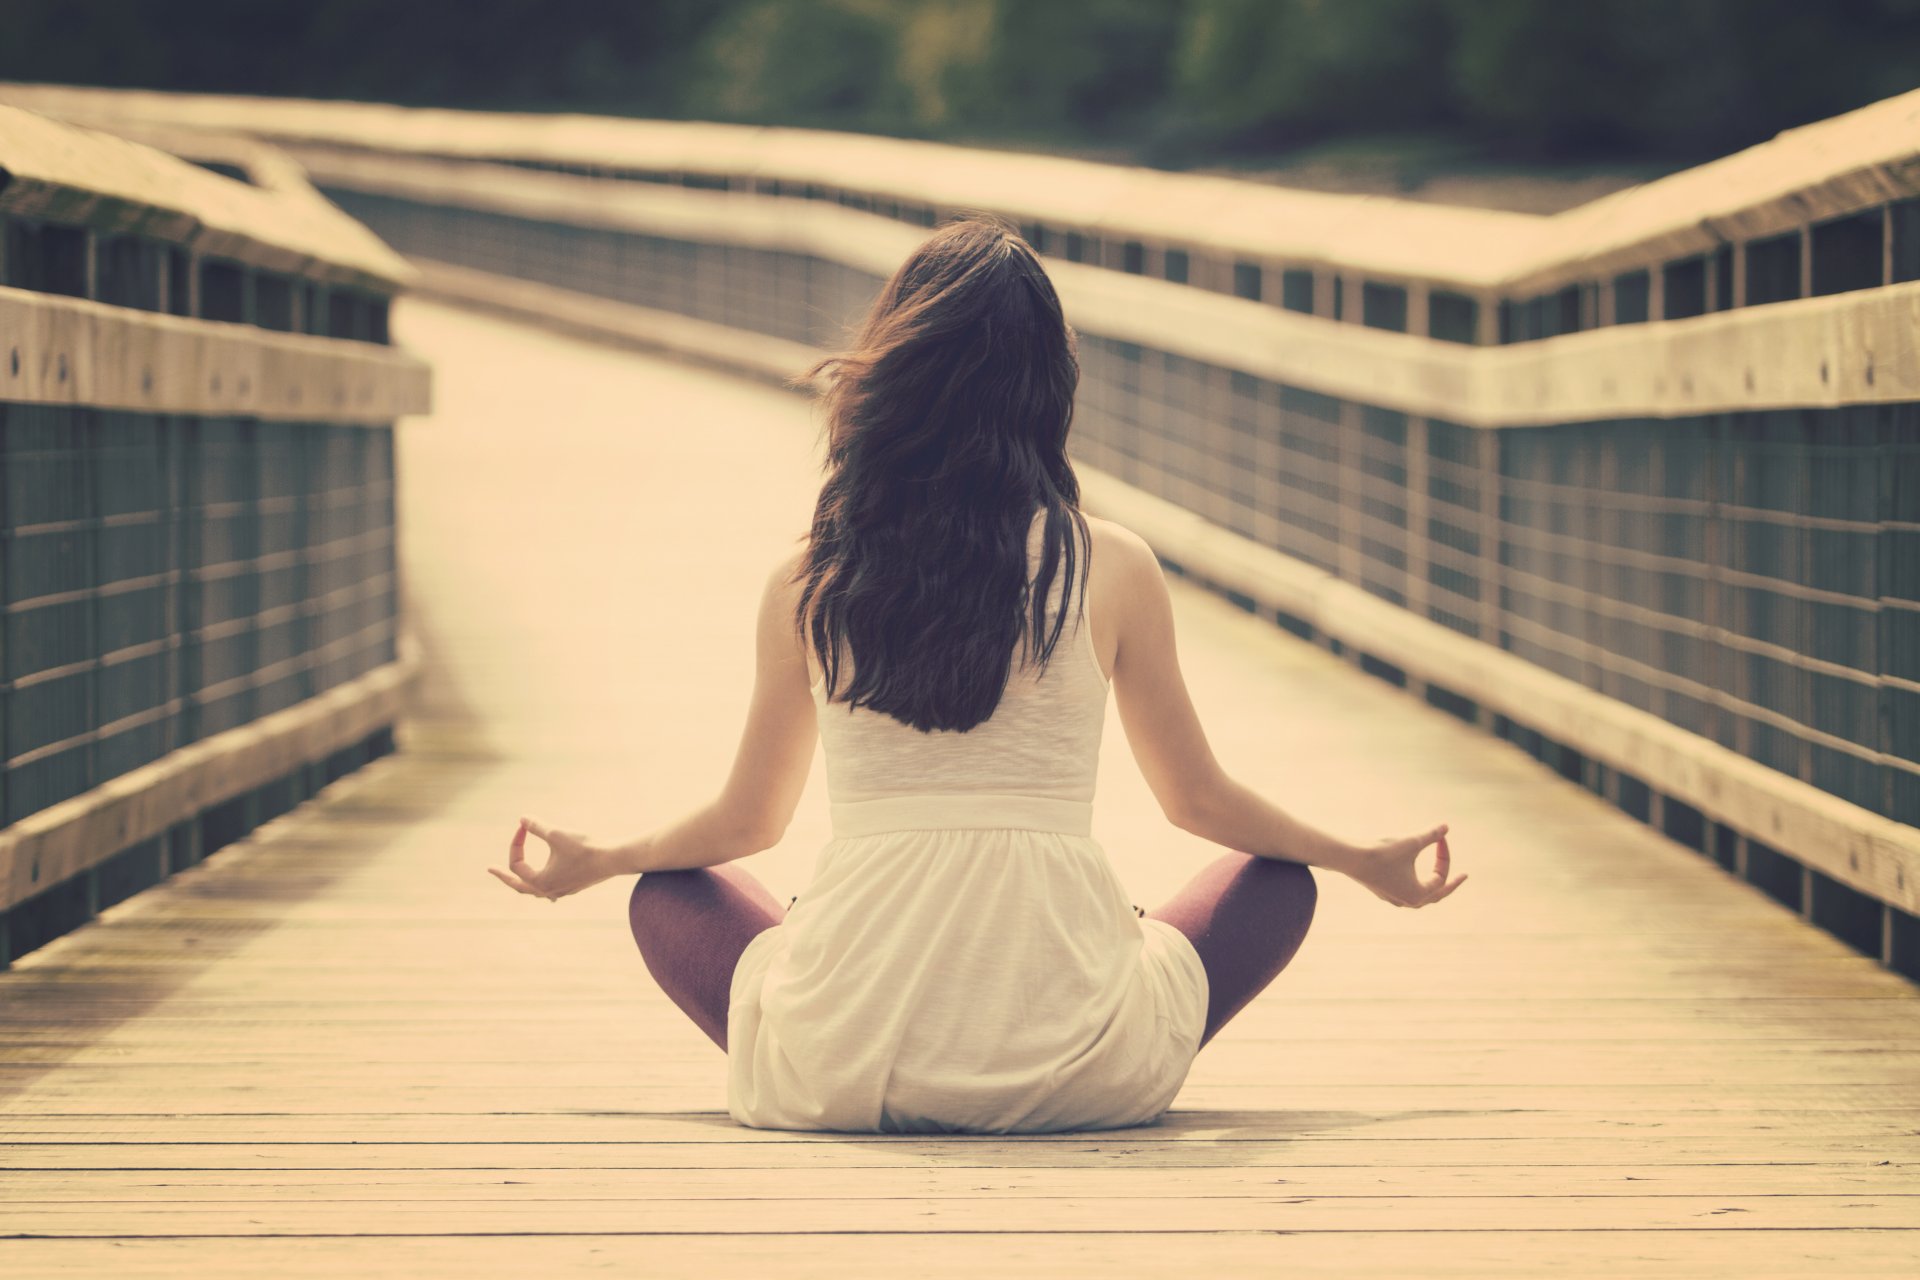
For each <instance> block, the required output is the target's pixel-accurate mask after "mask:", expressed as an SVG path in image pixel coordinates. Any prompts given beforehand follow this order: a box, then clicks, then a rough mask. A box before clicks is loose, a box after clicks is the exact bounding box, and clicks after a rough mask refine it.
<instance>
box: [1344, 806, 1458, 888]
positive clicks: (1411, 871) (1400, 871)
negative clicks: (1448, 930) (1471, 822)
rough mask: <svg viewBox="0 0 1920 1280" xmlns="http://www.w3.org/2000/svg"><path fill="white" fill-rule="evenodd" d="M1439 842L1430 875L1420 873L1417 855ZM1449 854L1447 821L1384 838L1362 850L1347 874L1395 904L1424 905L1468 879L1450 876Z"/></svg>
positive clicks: (1418, 856)
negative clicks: (1423, 829)
mask: <svg viewBox="0 0 1920 1280" xmlns="http://www.w3.org/2000/svg"><path fill="white" fill-rule="evenodd" d="M1436 842H1437V843H1438V844H1439V848H1438V849H1437V850H1436V851H1435V853H1434V857H1433V878H1432V879H1430V880H1429V879H1424V878H1422V877H1421V875H1420V868H1419V862H1420V854H1421V853H1422V852H1423V851H1424V850H1425V849H1426V848H1427V846H1428V845H1431V844H1435V843H1436ZM1451 861H1452V857H1451V854H1450V853H1449V851H1448V849H1447V824H1446V823H1444V822H1443V823H1441V824H1440V825H1439V826H1437V827H1435V828H1434V829H1433V830H1431V831H1425V832H1422V833H1421V834H1419V835H1417V836H1404V837H1402V838H1401V839H1398V840H1383V841H1381V842H1380V843H1379V844H1377V845H1375V846H1373V847H1372V848H1370V849H1362V850H1360V851H1359V856H1358V857H1357V858H1355V860H1354V865H1353V867H1352V869H1351V870H1350V871H1349V874H1350V875H1352V877H1353V878H1354V879H1355V880H1358V881H1359V882H1360V883H1361V884H1363V885H1365V886H1366V887H1367V888H1368V889H1370V890H1372V891H1373V893H1374V894H1375V895H1376V896H1377V897H1380V898H1384V899H1385V900H1386V901H1388V902H1391V903H1392V904H1393V905H1394V906H1396V907H1425V906H1431V905H1432V904H1433V903H1436V902H1438V901H1440V899H1442V898H1444V897H1446V896H1447V895H1448V894H1450V893H1452V892H1453V891H1454V890H1455V889H1458V888H1459V887H1460V886H1461V885H1463V884H1465V883H1466V882H1467V877H1466V876H1465V875H1464V874H1462V875H1458V876H1453V877H1451V878H1449V871H1450V870H1451Z"/></svg>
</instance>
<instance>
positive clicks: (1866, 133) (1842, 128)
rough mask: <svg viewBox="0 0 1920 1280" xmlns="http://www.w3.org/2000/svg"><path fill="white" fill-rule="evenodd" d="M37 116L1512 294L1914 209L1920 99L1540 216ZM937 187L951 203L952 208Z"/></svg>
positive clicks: (393, 116)
mask: <svg viewBox="0 0 1920 1280" xmlns="http://www.w3.org/2000/svg"><path fill="white" fill-rule="evenodd" d="M0 96H3V97H5V98H6V99H8V100H11V101H18V102H23V103H27V104H29V105H32V106H34V107H36V108H37V109H44V110H48V111H54V112H63V111H64V112H71V113H77V114H83V115H98V114H101V113H106V114H119V115H125V116H128V117H131V118H135V119H143V120H158V121H166V122H170V123H174V124H179V125H183V126H192V127H200V128H218V129H235V128H241V129H244V130H245V131H246V132H248V133H251V134H254V135H256V136H268V137H273V138H275V139H279V140H283V141H287V142H302V143H307V144H328V145H337V146H366V147H372V148H375V149H378V150H381V151H386V152H407V153H413V154H418V155H435V154H438V155H446V156H457V157H466V158H472V159H484V158H493V157H500V156H508V155H511V156H514V157H518V158H526V159H545V160H550V161H553V162H556V163H569V164H579V165H591V166H599V167H606V168H619V167H633V168H644V169H660V170H666V171H692V172H699V173H705V174H729V175H739V176H741V177H746V178H764V179H784V180H790V181H810V182H818V183H821V184H825V185H838V186H843V187H846V188H849V189H858V190H863V191H868V192H872V193H875V194H879V195H883V196H885V195H892V196H895V197H897V198H902V199H910V200H925V199H929V198H931V199H936V200H940V199H943V198H946V197H950V199H949V200H948V201H947V202H948V203H950V204H951V205H953V206H958V207H990V208H993V209H995V210H997V211H1000V212H1003V213H1007V214H1010V215H1014V216H1022V217H1028V216H1030V217H1033V218H1038V219H1045V220H1055V221H1060V222H1065V223H1070V224H1072V225H1074V226H1077V227H1082V228H1085V229H1087V230H1090V231H1093V232H1096V233H1105V234H1113V233H1124V234H1126V235H1128V236H1133V237H1146V238H1158V239H1170V240H1177V241H1181V242H1190V243H1195V244H1201V245H1207V246H1211V247H1213V248H1217V249H1220V250H1224V251H1227V252H1232V253H1243V254H1246V255H1249V256H1252V257H1256V258H1272V259H1281V258H1284V259H1289V260H1295V261H1299V262H1302V263H1325V264H1329V265H1339V266H1347V267H1351V268H1354V269H1356V270H1361V271H1365V272H1368V273H1370V274H1375V275H1378V276H1381V277H1393V278H1399V279H1406V280H1415V281H1423V282H1429V283H1432V284H1436V285H1443V286H1449V287H1457V288H1462V289H1468V290H1474V291H1501V292H1512V293H1522V292H1526V291H1529V290H1532V289H1536V288H1545V287H1550V286H1551V285H1553V284H1555V283H1557V282H1559V281H1562V280H1567V279H1574V278H1579V277H1584V276H1589V275H1592V274H1594V273H1595V272H1602V271H1604V272H1608V273H1612V272H1617V271H1625V270H1629V269H1631V268H1633V267H1650V266H1654V265H1657V264H1658V263H1659V262H1662V261H1665V260H1667V259H1669V258H1672V257H1674V256H1678V255H1685V254H1691V253H1698V252H1702V251H1705V250H1708V249H1711V248H1714V247H1717V246H1718V245H1720V244H1722V243H1724V242H1726V240H1728V239H1729V238H1731V237H1733V236H1739V237H1753V236H1758V235H1765V234H1768V233H1770V232H1772V231H1775V230H1781V229H1786V228H1791V227H1796V226H1803V225H1805V224H1806V223H1807V222H1808V221H1810V220H1816V221H1817V220H1820V219H1825V218H1831V217H1841V216H1844V215H1846V214H1848V213H1852V212H1857V211H1860V210H1863V209H1866V208H1870V207H1872V206H1873V205H1876V204H1881V203H1885V202H1887V201H1889V200H1896V199H1905V198H1909V197H1914V196H1920V90H1915V91H1913V92H1910V93H1906V94H1903V95H1900V96H1898V97H1894V98H1889V99H1887V100H1885V101H1882V102H1877V103H1873V104H1871V105H1869V106H1866V107H1862V108H1860V109H1859V110H1856V111H1853V112H1849V113H1847V114H1845V115H1841V116H1837V117H1834V118H1832V119H1830V120H1823V121H1819V122H1817V123H1814V124H1809V125H1805V126H1802V127H1801V128H1798V129H1791V130H1787V131H1785V132H1783V133H1781V134H1780V135H1778V136H1777V137H1775V138H1773V139H1771V140H1770V141H1768V142H1764V143H1761V144H1759V145H1757V146H1754V147H1750V148H1747V149H1746V150H1744V151H1741V152H1738V153H1736V154H1734V155H1731V156H1727V157H1724V158H1722V159H1719V160H1715V161H1712V162H1710V163H1708V164H1704V165H1701V166H1698V167H1696V168H1693V169H1688V170H1685V171H1683V172H1680V173H1676V174H1672V175H1670V176H1668V177H1665V178H1660V179H1656V180H1654V181H1651V182H1648V183H1644V184H1641V185H1639V186H1636V187H1633V188H1630V189H1628V190H1626V191H1622V192H1618V193H1616V194H1614V195H1612V196H1609V197H1606V198H1603V199H1601V200H1597V201H1594V202H1592V203H1590V204H1587V205H1583V206H1580V207H1577V208H1574V209H1570V210H1568V211H1566V212H1564V213H1560V214H1555V215H1551V216H1545V217H1542V216H1536V215H1529V214H1517V213H1508V212H1501V211H1495V210H1484V209H1467V208H1453V207H1448V206H1441V205H1435V204H1426V203H1421V202H1418V201H1411V200H1400V199H1394V198H1390V197H1382V196H1359V195H1345V194H1337V193H1327V192H1313V191H1298V190H1290V189H1286V188H1282V187H1276V186H1268V185H1265V184H1260V183H1251V182H1245V181H1241V180H1237V179H1231V178H1218V177H1212V176H1206V175H1194V174H1179V173H1167V172H1161V171H1157V170H1150V169H1144V168H1135V167H1126V166H1118V165H1109V164H1101V163H1096V162H1092V161H1086V160H1078V159H1070V158H1065V157H1057V156H1045V155H1022V154H1013V153H1007V152H998V151H988V150H982V149H976V148H970V147H959V146H952V145H949V144H945V143H933V142H920V141H909V140H902V139H894V138H884V137H876V136H870V135H856V134H842V133H830V132H826V131H819V130H806V129H789V128H774V127H763V126H751V125H726V124H714V123H705V122H686V121H659V120H622V119H612V118H606V117H592V116H577V115H554V116H534V115H513V114H501V113H486V114H484V115H481V114H477V113H468V112H460V111H449V110H442V109H430V108H408V107H392V106H383V105H375V104H365V103H335V102H316V101H305V100H289V99H264V98H240V97H222V96H215V95H191V94H185V95H176V94H160V93H146V92H137V91H134V92H129V91H114V90H96V89H75V88H65V87H59V86H41V85H16V84H0ZM943 193H944V195H943Z"/></svg>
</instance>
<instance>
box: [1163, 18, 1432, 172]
mask: <svg viewBox="0 0 1920 1280" xmlns="http://www.w3.org/2000/svg"><path fill="white" fill-rule="evenodd" d="M1190 8H1191V15H1190V19H1189V21H1188V23H1187V25H1186V30H1185V40H1184V41H1183V42H1182V45H1181V47H1180V50H1179V60H1178V77H1177V82H1176V83H1177V89H1176V93H1175V96H1174V104H1173V105H1174V110H1175V115H1174V117H1173V127H1174V128H1175V129H1176V130H1177V131H1178V132H1180V133H1183V134H1188V135H1197V136H1198V137H1200V138H1205V139H1209V140H1212V141H1215V142H1218V143H1222V144H1225V145H1228V146H1245V145H1258V146H1271V145H1274V144H1276V143H1289V142H1296V141H1300V140H1303V139H1306V138H1312V137H1319V136H1323V135H1326V134H1329V133H1334V132H1341V131H1350V130H1355V129H1378V128H1408V127H1413V128H1421V127H1432V126H1434V125H1439V124H1444V123H1447V122H1448V119H1449V116H1450V111H1449V102H1448V92H1447V89H1448V86H1447V80H1446V76H1447V67H1446V49H1447V44H1448V41H1449V37H1450V30H1449V25H1448V15H1447V13H1446V11H1445V9H1444V8H1443V7H1442V6H1441V5H1440V4H1438V3H1436V2H1435V0H1194V2H1193V3H1192V5H1191V6H1190Z"/></svg>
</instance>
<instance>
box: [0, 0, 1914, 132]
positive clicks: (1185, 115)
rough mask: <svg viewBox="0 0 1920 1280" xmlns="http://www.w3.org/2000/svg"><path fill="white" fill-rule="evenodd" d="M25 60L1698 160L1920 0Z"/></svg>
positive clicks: (1550, 2) (536, 98)
mask: <svg viewBox="0 0 1920 1280" xmlns="http://www.w3.org/2000/svg"><path fill="white" fill-rule="evenodd" d="M0 78H5V79H18V80H42V81H53V82H70V83H80V84H107V85H138V86H146V87H153V88H163V89H184V90H197V91H211V92H230V93H274V94H290V95H299V96H312V97H355V98H364V99H372V100H383V101H389V102H401V103H436V104H441V105H446V106H464V107H491V108H498V109H510V110H550V109H560V108H576V109H582V110H594V111H611V112H619V113H626V114H635V115H661V116H685V115H697V116H706V117H716V118H720V119H728V120H747V121H771V122H784V123H800V124H813V125H825V126H833V127H839V128H854V129H873V130H881V131H886V132H895V133H921V134H928V133H931V134H936V135H942V136H970V137H976V138H989V139H991V138H994V137H999V138H1009V139H1010V138H1018V139H1020V140H1023V141H1033V140H1036V139H1038V140H1044V141H1047V142H1049V143H1053V144H1066V145H1073V144H1075V143H1083V144H1084V143H1089V142H1099V143H1103V144H1109V145H1110V144H1112V143H1114V142H1115V141H1118V142H1120V143H1122V144H1123V145H1124V146H1126V147H1127V148H1128V149H1129V150H1131V151H1133V152H1134V154H1137V155H1143V156H1145V157H1147V158H1150V159H1157V160H1161V161H1164V162H1166V163H1172V164H1180V163H1190V162H1191V161H1192V160H1194V159H1196V158H1200V157H1203V156H1207V155H1209V154H1213V155H1217V154H1219V153H1221V152H1223V151H1234V150H1243V151H1244V150H1260V151H1266V152H1271V151H1272V150H1274V149H1275V148H1284V147H1287V146H1290V145H1294V144H1297V143H1301V142H1306V141H1311V140H1316V139H1320V138H1329V137H1334V136H1337V135H1340V134H1351V133H1361V132H1376V133H1377V132H1383V131H1384V132H1394V133H1405V132H1409V131H1417V132H1425V133H1431V132H1434V131H1436V130H1438V131H1446V132H1448V133H1450V134H1453V135H1456V136H1458V137H1460V138H1462V139H1464V140H1467V141H1468V142H1471V143H1473V144H1476V145H1480V144H1489V145H1493V146H1495V147H1498V148H1502V149H1505V150H1508V151H1513V152H1519V153H1524V154H1529V155H1532V156H1536V157H1545V156H1554V157H1578V156H1585V155H1594V154H1598V153H1604V152H1616V153H1618V152H1634V153H1639V154H1642V155H1648V154H1654V153H1662V154H1664V155H1666V156H1669V157H1673V158H1690V157H1698V156H1700V155H1704V154H1708V153H1712V152H1719V151H1726V150H1731V149H1734V148H1737V147H1740V146H1744V145H1747V144H1749V143H1752V142H1757V141H1760V140H1762V139H1764V138H1766V137H1768V136H1770V135H1772V134H1773V133H1775V132H1777V131H1779V130H1780V129H1783V128H1788V127H1791V126H1793V125H1796V124H1802V123H1805V122H1807V121H1810V120H1817V119H1821V118H1823V117H1826V116H1830V115H1834V114H1836V113H1839V112H1842V111H1846V110H1848V109H1850V108H1852V107H1856V106H1859V105H1861V104H1863V103H1866V102H1871V101H1874V100H1876V99H1879V98H1883V97H1887V96H1889V95H1891V94H1895V93H1900V92H1903V91H1905V90H1908V89H1912V88H1914V87H1916V86H1920V0H1579V3H1556V2H1554V0H484V3H475V2H473V0H406V3H403V4H398V5H395V4H391V3H388V0H168V2H167V3H165V4H159V3H154V0H0Z"/></svg>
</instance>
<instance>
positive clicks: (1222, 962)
mask: <svg viewBox="0 0 1920 1280" xmlns="http://www.w3.org/2000/svg"><path fill="white" fill-rule="evenodd" d="M1315 893H1316V891H1315V888H1314V883H1313V873H1312V872H1311V871H1309V870H1307V868H1305V867H1303V866H1301V865H1300V864H1298V863H1294V862H1276V861H1274V860H1273V859H1271V858H1258V857H1254V856H1253V855H1252V854H1246V853H1227V854H1224V855H1222V856H1221V857H1219V858H1216V859H1215V860H1214V861H1212V862H1210V863H1208V864H1207V865H1206V866H1205V867H1203V868H1201V870H1200V874H1199V875H1196V876H1195V877H1194V878H1193V879H1191V880H1189V881H1188V882H1187V883H1186V885H1185V886H1184V887H1182V888H1181V890H1180V891H1179V892H1178V893H1176V894H1174V895H1173V897H1172V898H1171V899H1170V900H1168V901H1167V903H1166V904H1165V905H1164V906H1161V907H1160V908H1159V909H1157V910H1154V911H1149V912H1147V914H1148V915H1150V916H1152V917H1154V918H1155V919H1157V920H1165V921H1166V922H1167V923H1168V924H1171V925H1172V926H1173V927H1174V928H1176V929H1178V930H1180V932H1181V933H1183V934H1185V935H1186V936H1187V939H1188V940H1189V941H1191V942H1192V943H1193V949H1194V950H1195V951H1197V952H1199V954H1200V961H1201V963H1202V964H1203V965H1204V966H1205V967H1206V971H1207V989H1208V991H1207V1026H1206V1031H1205V1033H1204V1034H1203V1035H1202V1036H1201V1039H1200V1043H1201V1044H1202V1045H1203V1046H1204V1045H1205V1044H1206V1043H1207V1041H1209V1040H1211V1039H1213V1036H1214V1033H1215V1032H1216V1031H1218V1030H1219V1029H1220V1028H1221V1027H1222V1026H1224V1025H1225V1024H1226V1021H1227V1019H1229V1018H1231V1017H1233V1015H1234V1014H1236V1013H1238V1012H1240V1010H1241V1009H1243V1008H1245V1007H1246V1005H1247V1003H1248V1002H1249V1001H1251V1000H1252V999H1253V998H1254V997H1255V996H1257V995H1259V994H1260V992H1261V991H1263V990H1265V989H1266V986H1267V984H1268V983H1270V982H1272V981H1273V979H1274V977H1275V976H1276V975H1277V974H1278V973H1279V972H1280V971H1281V970H1282V969H1284V968H1286V966H1287V962H1288V961H1290V960H1292V959H1293V956H1294V953H1295V952H1297V951H1298V950H1299V949H1300V943H1301V941H1302V940H1303V939H1305V937H1306V936H1307V926H1308V925H1309V924H1310V923H1311V922H1312V920H1313V906H1314V899H1315ZM785 914H786V911H785V908H783V907H782V906H781V905H780V903H779V901H778V900H777V899H776V898H775V897H774V896H773V895H772V894H771V893H769V892H768V891H767V889H766V886H764V885H762V884H761V883H760V882H759V881H758V880H757V879H755V878H754V876H753V875H752V873H750V872H748V871H745V870H743V869H741V868H739V867H736V866H731V865H728V864H725V863H723V864H721V865H720V866H717V867H709V868H705V869H701V870H693V871H649V872H647V873H646V874H645V875H643V876H641V877H640V880H639V883H637V884H635V885H634V886H633V897H632V898H631V899H630V900H629V902H628V904H627V922H628V923H629V924H630V925H631V926H632V928H633V939H634V941H635V942H637V943H638V944H639V945H640V956H641V958H642V959H643V960H645V961H646V965H647V972H649V973H651V974H652V975H653V979H654V981H655V982H658V983H659V984H660V989H661V990H662V991H665V992H666V993H667V995H668V997H669V998H670V999H672V1001H673V1002H674V1003H675V1004H677V1005H679V1006H680V1008H681V1009H682V1010H684V1011H685V1012H686V1014H687V1016H688V1017H690V1018H692V1019H693V1021H694V1025H696V1026H698V1027H699V1028H700V1029H701V1030H702V1031H704V1032H706V1033H707V1035H708V1036H709V1037H710V1038H711V1039H712V1040H713V1042H714V1043H715V1044H717V1045H719V1046H720V1048H721V1049H722V1050H723V1051H724V1050H725V1049H726V1047H727V1003H728V998H729V996H730V994H731V992H732V989H733V971H734V967H735V966H736V965H737V964H738V963H739V962H740V953H741V952H743V951H745V950H746V949H747V944H748V943H749V942H752V941H753V939H754V938H755V937H756V936H758V935H759V934H760V932H761V931H762V930H765V929H770V928H772V927H773V926H774V925H776V924H779V923H780V920H781V918H782V917H783V916H784V915H785Z"/></svg>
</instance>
